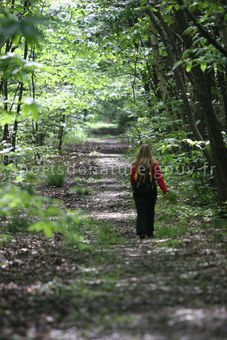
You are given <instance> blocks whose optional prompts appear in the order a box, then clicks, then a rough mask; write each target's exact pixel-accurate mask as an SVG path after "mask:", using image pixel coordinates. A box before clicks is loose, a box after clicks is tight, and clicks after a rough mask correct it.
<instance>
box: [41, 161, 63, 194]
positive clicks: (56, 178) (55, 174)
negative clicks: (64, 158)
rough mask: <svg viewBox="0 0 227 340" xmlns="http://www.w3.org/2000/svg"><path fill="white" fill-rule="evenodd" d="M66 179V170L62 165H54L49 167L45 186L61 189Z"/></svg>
mask: <svg viewBox="0 0 227 340" xmlns="http://www.w3.org/2000/svg"><path fill="white" fill-rule="evenodd" d="M66 177H67V168H66V166H65V165H64V164H63V163H55V164H52V166H50V168H49V169H48V173H47V176H46V179H45V184H46V185H47V186H53V187H58V188H61V187H63V185H64V183H65V180H66Z"/></svg>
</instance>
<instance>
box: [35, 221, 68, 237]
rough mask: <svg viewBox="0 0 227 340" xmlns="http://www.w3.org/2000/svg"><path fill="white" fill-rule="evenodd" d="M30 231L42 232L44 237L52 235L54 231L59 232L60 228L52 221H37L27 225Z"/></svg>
mask: <svg viewBox="0 0 227 340" xmlns="http://www.w3.org/2000/svg"><path fill="white" fill-rule="evenodd" d="M29 230H30V231H36V232H43V233H44V235H45V236H46V237H49V238H50V237H52V236H53V234H54V233H55V232H60V231H61V228H60V226H59V225H57V224H56V223H54V222H50V221H45V220H44V221H39V222H36V223H34V224H32V225H31V226H30V227H29Z"/></svg>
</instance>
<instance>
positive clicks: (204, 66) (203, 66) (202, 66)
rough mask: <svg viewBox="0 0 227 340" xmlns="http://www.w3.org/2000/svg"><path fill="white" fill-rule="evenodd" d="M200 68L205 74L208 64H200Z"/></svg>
mask: <svg viewBox="0 0 227 340" xmlns="http://www.w3.org/2000/svg"><path fill="white" fill-rule="evenodd" d="M200 68H201V70H202V71H203V72H205V71H206V68H207V64H206V63H201V64H200Z"/></svg>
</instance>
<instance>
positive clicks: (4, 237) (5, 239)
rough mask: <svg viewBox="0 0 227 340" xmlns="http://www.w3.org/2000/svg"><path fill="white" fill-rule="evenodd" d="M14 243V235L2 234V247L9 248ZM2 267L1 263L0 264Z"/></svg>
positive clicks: (0, 236) (0, 240) (0, 242)
mask: <svg viewBox="0 0 227 340" xmlns="http://www.w3.org/2000/svg"><path fill="white" fill-rule="evenodd" d="M11 241H12V235H9V234H1V235H0V246H3V247H4V246H8V245H9V244H10V243H11ZM0 266H1V263H0Z"/></svg>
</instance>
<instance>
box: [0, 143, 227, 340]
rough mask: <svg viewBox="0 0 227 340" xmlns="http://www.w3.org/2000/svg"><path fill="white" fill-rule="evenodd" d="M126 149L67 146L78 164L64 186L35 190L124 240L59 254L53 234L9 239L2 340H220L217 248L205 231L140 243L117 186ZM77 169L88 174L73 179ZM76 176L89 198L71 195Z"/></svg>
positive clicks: (125, 195)
mask: <svg viewBox="0 0 227 340" xmlns="http://www.w3.org/2000/svg"><path fill="white" fill-rule="evenodd" d="M126 149H127V145H126V144H124V143H123V142H120V141H118V140H117V139H116V138H114V137H113V138H103V139H102V140H97V139H94V140H90V141H89V142H85V143H84V144H82V145H80V146H78V145H75V146H69V147H68V148H67V149H66V151H65V154H64V155H63V156H62V159H63V160H64V162H65V163H66V164H67V165H72V164H73V163H75V162H77V165H78V166H77V167H76V173H73V175H72V176H71V177H69V179H68V182H67V184H66V186H65V187H64V188H61V189H47V188H45V187H43V188H40V192H41V193H43V194H46V195H50V196H53V197H58V198H61V199H62V200H63V201H64V203H65V206H66V207H68V208H71V209H83V210H85V211H86V212H87V213H89V215H90V216H92V217H93V218H94V219H95V220H100V221H105V222H106V223H107V225H108V226H109V227H110V228H111V229H113V230H115V231H116V232H117V233H119V234H120V235H121V237H122V240H123V241H121V242H119V243H117V242H116V243H115V244H112V245H107V246H105V245H103V246H102V247H99V248H97V249H96V250H94V251H93V252H92V253H89V252H88V253H83V252H81V251H77V250H70V249H65V248H64V247H63V246H62V245H61V242H60V240H59V239H58V238H57V237H55V239H53V240H47V239H46V238H44V237H43V236H40V235H38V236H34V235H32V236H31V235H27V234H17V235H15V242H14V243H13V245H12V246H11V248H10V250H8V253H7V249H4V248H2V249H1V252H0V258H1V256H2V257H4V258H5V259H6V258H7V261H8V262H7V261H6V260H5V263H6V265H5V267H2V266H1V267H0V275H1V285H0V305H1V307H0V313H1V315H2V319H1V320H0V326H1V328H2V333H1V332H0V334H2V337H0V339H8V338H10V337H11V338H12V339H14V338H15V339H25V338H26V339H59V340H62V339H65V340H66V339H67V340H71V339H72V340H78V339H79V340H82V339H98V340H105V339H106V340H107V339H108V340H111V339H113V340H133V339H135V340H137V339H138V340H140V339H141V340H162V339H174V340H175V339H184V340H187V339H188V340H189V339H198V340H203V339H204V340H205V339H206V340H207V339H212V340H213V339H224V338H225V334H226V331H227V329H226V322H225V321H226V316H227V313H226V309H225V301H226V295H224V294H226V272H225V267H224V264H225V256H224V250H223V248H222V247H219V246H218V245H213V247H212V249H211V245H210V243H209V240H207V239H206V235H205V234H204V233H203V232H202V233H201V235H198V237H193V238H191V237H190V235H186V236H184V237H182V239H181V242H182V245H183V246H182V247H181V248H164V247H160V244H161V242H162V241H163V240H162V239H155V240H145V241H142V242H141V241H140V240H138V238H137V237H136V235H135V217H136V215H135V210H134V207H133V204H132V197H131V196H130V189H129V186H127V185H124V184H122V180H123V178H124V174H123V172H122V171H123V170H122V169H126V171H127V169H128V167H129V164H128V162H127V160H126V158H125V156H124V153H125V151H126ZM79 166H85V167H86V168H89V169H90V170H89V173H85V174H84V175H81V169H80V171H79ZM119 170H120V171H119ZM75 176H82V177H83V176H84V179H85V180H86V181H87V185H88V186H89V188H90V189H91V194H90V195H87V196H86V195H84V196H83V197H81V196H80V197H79V196H78V195H76V194H73V193H71V192H70V188H71V187H72V186H73V185H74V184H75ZM159 200H161V198H160V199H159ZM158 204H159V203H158ZM159 214H160V212H159ZM159 214H157V219H156V225H157V228H158V219H159V216H160V215H159ZM199 236H200V237H199ZM23 249H24V250H23ZM10 261H11V263H10ZM15 261H16V262H15ZM1 262H3V260H1ZM7 266H8V267H7ZM224 292H225V293H224ZM15 335H17V337H15ZM13 336H14V338H13Z"/></svg>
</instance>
